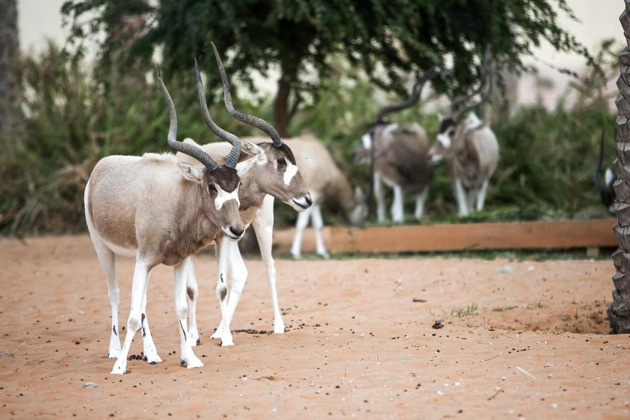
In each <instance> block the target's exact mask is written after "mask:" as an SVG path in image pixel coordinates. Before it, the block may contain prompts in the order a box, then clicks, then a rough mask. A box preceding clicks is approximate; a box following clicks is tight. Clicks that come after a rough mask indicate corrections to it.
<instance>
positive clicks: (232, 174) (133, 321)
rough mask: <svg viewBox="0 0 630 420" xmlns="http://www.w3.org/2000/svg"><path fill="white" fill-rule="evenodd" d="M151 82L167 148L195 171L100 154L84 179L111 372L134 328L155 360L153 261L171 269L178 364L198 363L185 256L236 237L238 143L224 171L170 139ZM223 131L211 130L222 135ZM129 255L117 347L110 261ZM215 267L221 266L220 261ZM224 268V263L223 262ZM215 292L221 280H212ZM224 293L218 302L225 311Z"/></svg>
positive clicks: (173, 117)
mask: <svg viewBox="0 0 630 420" xmlns="http://www.w3.org/2000/svg"><path fill="white" fill-rule="evenodd" d="M158 80H159V83H160V87H161V89H162V92H163V94H164V96H165V98H166V102H167V104H168V109H169V115H170V125H169V131H168V137H167V139H168V144H169V145H170V146H171V147H172V148H173V149H175V150H177V151H179V152H181V153H184V154H187V155H189V156H191V157H194V158H195V159H196V160H197V161H199V162H201V163H202V164H203V166H201V167H199V166H195V165H191V164H188V163H184V162H178V161H177V160H176V157H175V156H174V155H172V154H162V155H159V154H155V153H147V154H145V155H143V156H141V157H137V156H108V157H106V158H103V159H101V160H100V161H99V162H98V163H97V165H96V166H95V168H94V170H93V171H92V174H91V176H90V179H89V180H88V183H87V186H86V189H85V196H84V203H85V217H86V222H87V226H88V230H89V232H90V237H91V239H92V243H93V245H94V249H95V250H96V253H97V255H98V259H99V261H100V263H101V266H102V267H103V271H104V272H105V276H106V278H107V285H108V294H109V300H110V305H111V310H112V331H111V338H110V344H109V357H112V358H114V357H115V358H117V360H116V363H115V364H114V368H113V370H112V373H113V374H123V373H125V371H126V369H127V356H128V354H129V349H130V346H131V342H132V340H133V337H134V335H135V333H136V331H138V330H139V329H141V328H142V330H143V331H142V335H143V344H144V357H145V358H146V359H147V362H149V363H150V364H155V363H160V362H161V361H162V359H160V357H159V356H158V353H157V350H156V348H155V344H154V343H153V339H152V337H151V333H150V330H149V325H148V321H147V317H146V304H147V300H146V294H147V287H148V282H149V274H150V272H151V270H152V269H153V267H155V266H156V265H158V264H165V265H172V266H174V281H175V312H176V314H177V319H178V321H179V332H180V341H181V348H180V351H181V353H180V360H181V362H182V364H184V363H185V364H187V367H188V368H189V369H190V368H196V367H201V366H203V363H202V362H201V360H199V359H198V358H197V356H195V354H194V352H193V350H192V347H191V341H190V340H189V337H188V336H187V332H188V328H187V316H188V305H187V301H186V295H187V287H186V286H187V284H186V279H187V277H188V273H189V272H190V271H191V270H194V267H193V266H192V259H191V256H192V255H193V254H194V253H195V252H196V251H197V250H199V249H201V248H203V247H204V246H206V245H207V244H209V243H210V242H212V241H213V240H215V239H216V238H217V237H220V236H225V237H227V238H230V240H238V239H239V238H240V237H241V236H242V235H243V232H244V226H243V222H242V221H241V217H240V213H239V210H238V208H239V196H238V194H239V185H240V180H239V177H238V174H237V171H236V169H235V166H236V162H237V161H238V159H239V157H240V153H241V150H240V142H238V141H234V143H233V146H232V148H231V151H230V155H229V157H228V159H227V162H226V163H225V165H224V166H220V165H218V164H217V163H216V162H215V161H214V160H213V159H212V157H210V155H209V154H207V153H206V152H204V151H203V150H201V149H200V148H198V147H194V146H192V145H190V144H186V143H183V142H180V141H178V140H177V113H176V110H175V105H174V104H173V101H172V99H171V96H170V94H169V93H168V90H167V89H166V86H165V85H164V82H163V81H162V77H161V74H160V71H159V68H158ZM224 133H225V132H217V135H219V136H221V137H222V138H225V139H226V140H232V141H233V140H234V139H236V137H235V136H234V139H229V138H226V137H225V136H224ZM117 255H118V256H126V257H134V258H135V259H136V266H135V270H134V275H133V285H132V289H131V310H130V314H129V318H128V320H127V335H126V337H125V341H124V344H123V346H122V349H121V347H120V339H119V337H118V333H119V331H120V329H119V327H118V306H119V303H120V292H119V289H118V283H117V280H116V275H115V258H116V256H117ZM220 264H221V263H220ZM223 264H225V263H223ZM219 282H220V283H222V290H224V291H225V290H226V285H225V281H224V279H223V278H221V277H220V278H219ZM225 294H226V293H225V292H223V295H224V299H223V300H222V301H221V310H222V312H225V311H226V301H225Z"/></svg>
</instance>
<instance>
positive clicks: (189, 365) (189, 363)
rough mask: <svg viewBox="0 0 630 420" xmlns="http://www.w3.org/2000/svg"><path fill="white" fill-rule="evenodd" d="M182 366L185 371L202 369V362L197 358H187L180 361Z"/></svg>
mask: <svg viewBox="0 0 630 420" xmlns="http://www.w3.org/2000/svg"><path fill="white" fill-rule="evenodd" d="M180 363H181V365H182V366H184V365H186V369H195V368H200V367H203V362H202V361H201V360H199V358H198V357H197V356H191V357H188V360H183V359H182V360H180Z"/></svg>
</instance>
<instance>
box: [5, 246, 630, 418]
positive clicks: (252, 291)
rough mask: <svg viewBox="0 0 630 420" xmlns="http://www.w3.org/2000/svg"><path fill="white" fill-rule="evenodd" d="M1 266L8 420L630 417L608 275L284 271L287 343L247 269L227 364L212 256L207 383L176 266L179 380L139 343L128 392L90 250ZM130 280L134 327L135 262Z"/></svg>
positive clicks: (538, 266)
mask: <svg viewBox="0 0 630 420" xmlns="http://www.w3.org/2000/svg"><path fill="white" fill-rule="evenodd" d="M0 258H1V260H2V266H3V275H2V285H1V286H2V287H1V291H0V312H1V315H2V331H1V340H0V366H1V367H2V370H1V374H0V389H1V392H2V396H3V397H2V402H1V404H0V417H1V418H4V419H9V418H38V417H44V418H47V417H48V418H50V417H61V418H72V417H77V418H92V417H94V418H105V417H113V418H145V417H150V416H151V417H153V416H155V417H157V418H166V417H169V416H173V417H174V418H233V417H241V418H242V417H245V418H274V417H277V418H295V417H296V416H298V415H299V416H302V417H305V418H323V417H325V416H326V417H328V416H331V417H332V418H340V417H343V416H354V417H359V418H363V417H365V416H366V415H373V416H374V418H447V417H449V418H519V417H520V418H573V417H582V418H607V419H614V418H618V419H628V418H630V364H629V362H628V350H629V349H630V337H629V336H628V335H616V336H612V335H608V334H607V333H608V330H609V326H608V320H607V319H606V308H607V306H608V305H609V304H610V301H611V294H612V290H613V284H612V281H611V277H612V275H613V274H614V267H613V265H612V261H611V260H608V259H603V260H589V259H578V260H571V261H555V260H553V261H544V262H540V261H518V262H517V261H510V260H508V259H495V260H491V261H487V260H482V259H460V258H436V257H424V256H419V257H414V258H400V259H377V258H365V259H348V260H329V261H322V260H306V261H292V260H283V259H278V260H276V268H277V273H278V293H279V298H280V305H281V307H282V309H283V313H284V321H285V323H286V325H287V332H286V334H272V333H271V330H272V310H271V303H270V299H269V292H268V289H267V284H266V281H265V276H264V267H263V264H262V262H261V261H260V260H259V259H256V258H254V259H247V260H246V264H247V267H248V270H249V277H248V283H247V285H246V287H245V292H244V294H243V297H242V299H241V302H240V304H239V307H238V309H237V312H236V315H235V317H234V320H233V322H232V329H233V332H234V342H235V345H234V346H231V347H220V346H219V345H218V343H217V342H216V341H214V340H211V339H210V335H211V334H212V332H213V331H214V327H216V326H217V324H218V323H219V319H220V317H219V309H218V304H217V300H216V297H215V292H214V287H215V282H216V261H215V258H214V257H213V256H212V255H211V254H209V253H204V254H202V255H200V256H199V257H198V259H197V271H198V277H199V280H200V301H199V305H198V311H199V312H198V316H199V324H200V333H201V344H200V345H199V346H197V347H195V353H196V355H197V356H198V357H199V358H200V359H201V360H202V361H203V363H204V364H205V366H204V367H203V368H199V369H191V370H188V369H186V368H185V367H182V366H180V361H179V354H178V353H179V333H178V328H179V327H178V324H177V318H176V316H175V313H174V303H173V274H172V268H170V267H164V266H159V267H157V268H156V269H154V272H153V273H152V276H151V281H150V284H149V295H148V308H147V315H148V317H149V319H150V320H151V330H152V333H153V337H154V340H155V343H156V346H157V349H158V352H159V354H160V356H161V358H162V359H163V363H161V364H159V365H149V364H147V363H146V362H145V361H143V360H141V359H142V357H141V350H142V344H141V342H140V340H141V337H140V334H136V337H135V341H134V344H133V346H132V348H131V353H130V354H132V355H134V356H139V357H132V360H130V361H129V362H128V367H127V368H128V373H127V374H126V375H124V376H119V375H112V374H110V371H111V369H112V367H113V365H114V360H113V359H108V358H107V348H108V343H109V329H110V307H109V301H108V297H107V286H106V282H105V279H104V275H103V273H102V270H101V267H100V265H99V263H98V261H97V259H96V254H95V253H94V250H93V248H92V245H91V243H90V240H89V238H88V237H87V236H70V237H46V238H31V239H26V240H25V241H23V242H20V241H18V240H13V239H3V240H0ZM117 272H118V278H119V285H120V290H121V311H120V314H119V316H120V320H121V326H122V325H125V323H126V319H127V316H128V314H129V312H128V311H129V299H130V293H131V276H132V273H133V261H131V260H124V259H120V260H118V264H117ZM436 321H440V322H436ZM434 326H435V328H434ZM123 335H124V333H123ZM136 359H139V360H136Z"/></svg>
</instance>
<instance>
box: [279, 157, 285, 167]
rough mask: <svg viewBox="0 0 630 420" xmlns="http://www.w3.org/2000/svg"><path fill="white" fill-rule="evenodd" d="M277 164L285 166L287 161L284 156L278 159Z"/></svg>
mask: <svg viewBox="0 0 630 420" xmlns="http://www.w3.org/2000/svg"><path fill="white" fill-rule="evenodd" d="M278 165H280V166H287V161H286V160H285V159H284V158H280V159H278Z"/></svg>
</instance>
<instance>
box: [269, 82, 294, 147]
mask: <svg viewBox="0 0 630 420" xmlns="http://www.w3.org/2000/svg"><path fill="white" fill-rule="evenodd" d="M290 92H291V88H290V87H289V84H288V83H287V82H286V80H285V79H284V77H282V76H281V77H280V80H278V92H277V93H276V99H275V100H274V101H273V120H274V123H275V126H276V127H275V128H276V131H278V134H280V137H285V138H286V137H289V133H288V127H289V118H288V117H289V93H290Z"/></svg>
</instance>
